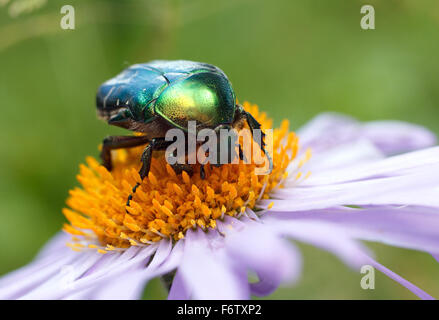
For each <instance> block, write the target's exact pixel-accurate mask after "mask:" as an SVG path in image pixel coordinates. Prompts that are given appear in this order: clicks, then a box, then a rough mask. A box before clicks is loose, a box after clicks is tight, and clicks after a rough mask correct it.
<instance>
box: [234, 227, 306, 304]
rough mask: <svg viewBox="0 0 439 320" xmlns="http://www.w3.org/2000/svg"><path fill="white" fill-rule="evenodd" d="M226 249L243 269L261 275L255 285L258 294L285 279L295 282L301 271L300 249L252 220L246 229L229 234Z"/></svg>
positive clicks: (267, 292) (252, 289)
mask: <svg viewBox="0 0 439 320" xmlns="http://www.w3.org/2000/svg"><path fill="white" fill-rule="evenodd" d="M226 248H227V252H228V254H230V255H231V260H232V261H239V267H240V268H244V271H246V269H249V270H252V271H255V272H256V274H257V275H258V277H259V282H257V283H252V284H251V291H252V293H253V294H255V295H259V296H264V295H268V294H270V293H272V292H273V291H274V290H275V289H276V288H277V287H278V286H279V285H280V284H281V283H283V282H289V283H294V282H295V281H297V279H298V278H299V275H300V273H301V267H302V261H301V257H300V254H299V252H298V251H297V249H296V248H295V247H294V246H292V244H290V243H289V242H287V241H285V240H283V239H281V238H279V237H277V236H276V235H275V233H273V232H270V230H269V229H268V228H265V226H263V225H262V224H260V223H254V222H253V223H251V222H250V221H248V227H247V228H246V229H245V230H243V231H241V232H234V233H229V234H227V236H226Z"/></svg>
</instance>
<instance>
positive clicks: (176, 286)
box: [168, 271, 191, 300]
mask: <svg viewBox="0 0 439 320" xmlns="http://www.w3.org/2000/svg"><path fill="white" fill-rule="evenodd" d="M188 289H189V288H188V287H187V286H186V285H185V283H184V279H183V276H182V275H181V272H180V271H177V273H176V274H175V277H174V280H173V281H172V286H171V290H170V291H169V295H168V299H169V300H189V299H190V298H191V293H190V292H189V291H188Z"/></svg>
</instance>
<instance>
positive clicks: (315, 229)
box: [263, 217, 370, 269]
mask: <svg viewBox="0 0 439 320" xmlns="http://www.w3.org/2000/svg"><path fill="white" fill-rule="evenodd" d="M263 221H264V222H265V225H266V226H267V228H271V229H272V230H273V231H274V232H276V233H277V234H280V235H285V236H288V237H291V238H293V239H295V240H298V241H301V242H304V243H309V244H311V245H313V246H315V247H318V248H322V249H324V250H326V251H329V252H331V253H333V254H335V255H336V256H338V257H339V258H340V259H341V260H342V261H343V262H345V263H346V264H347V265H348V266H350V267H352V268H354V269H358V268H359V267H360V266H362V265H364V264H365V258H364V256H365V253H368V254H370V253H369V251H368V249H367V248H366V247H364V246H363V245H362V244H361V243H360V242H357V241H355V240H353V239H351V238H350V237H349V235H348V234H347V232H346V231H345V230H344V229H342V228H339V227H337V226H336V225H333V224H329V223H324V222H319V221H301V220H295V221H286V220H280V219H277V218H276V217H267V218H265V219H263Z"/></svg>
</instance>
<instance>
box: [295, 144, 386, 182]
mask: <svg viewBox="0 0 439 320" xmlns="http://www.w3.org/2000/svg"><path fill="white" fill-rule="evenodd" d="M383 158H384V155H383V154H382V153H381V152H380V151H379V150H378V149H377V148H376V147H375V146H374V145H373V144H372V143H371V142H370V141H368V140H366V139H358V140H354V141H352V142H349V143H345V144H340V145H335V146H334V147H332V148H330V149H328V150H325V151H316V150H312V157H311V160H310V161H308V162H306V163H305V164H304V165H303V166H302V167H301V168H300V169H301V171H305V172H306V171H311V172H312V173H313V175H312V176H311V178H312V177H314V176H320V174H321V173H322V172H324V173H328V174H329V173H331V172H332V171H333V170H337V169H339V168H341V169H345V168H347V167H349V166H357V165H360V164H363V163H368V162H371V161H375V160H379V159H383ZM300 160H301V156H299V157H297V158H296V159H295V160H294V161H293V162H292V163H291V164H290V166H289V168H293V169H294V168H297V165H298V163H299V161H300Z"/></svg>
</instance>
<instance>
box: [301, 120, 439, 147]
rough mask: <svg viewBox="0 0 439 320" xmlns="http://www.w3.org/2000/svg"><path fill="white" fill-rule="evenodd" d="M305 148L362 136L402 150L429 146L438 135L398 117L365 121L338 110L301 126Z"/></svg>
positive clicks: (339, 143)
mask: <svg viewBox="0 0 439 320" xmlns="http://www.w3.org/2000/svg"><path fill="white" fill-rule="evenodd" d="M298 134H299V137H300V139H301V144H302V146H303V148H312V149H313V150H314V151H315V153H320V152H322V151H325V150H329V149H331V148H334V147H335V146H337V145H341V144H346V143H350V142H352V141H355V140H359V139H367V140H369V141H371V142H372V143H373V144H374V145H375V146H376V147H377V148H378V149H379V150H381V151H382V152H383V153H385V154H394V153H402V152H407V151H411V150H417V149H421V148H426V147H430V146H432V145H434V144H435V136H434V134H432V133H431V132H430V131H428V130H427V129H425V128H423V127H420V126H416V125H413V124H408V123H405V122H399V121H376V122H370V123H366V124H362V123H360V122H358V121H356V120H355V119H353V118H350V117H348V116H345V115H341V114H337V113H324V114H320V115H318V116H317V117H315V118H314V119H312V120H311V121H310V122H309V123H307V124H306V125H305V126H304V127H302V128H301V129H299V130H298Z"/></svg>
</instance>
